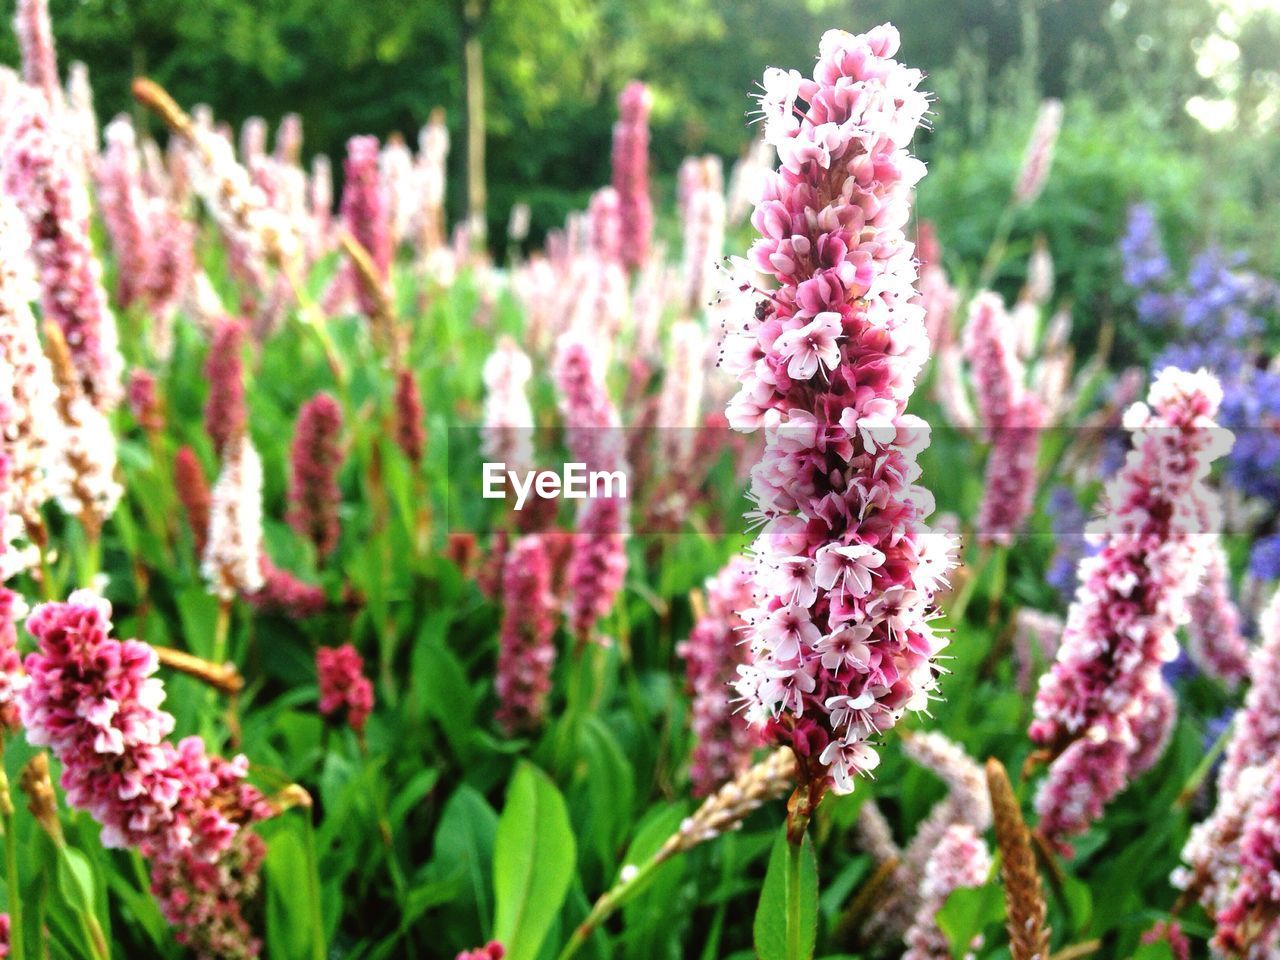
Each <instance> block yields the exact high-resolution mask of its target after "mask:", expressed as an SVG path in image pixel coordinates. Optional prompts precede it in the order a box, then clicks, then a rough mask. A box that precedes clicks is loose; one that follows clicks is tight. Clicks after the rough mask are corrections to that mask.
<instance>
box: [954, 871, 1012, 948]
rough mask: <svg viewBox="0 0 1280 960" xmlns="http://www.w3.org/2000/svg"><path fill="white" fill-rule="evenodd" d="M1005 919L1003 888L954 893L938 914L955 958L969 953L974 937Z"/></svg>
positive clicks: (988, 885) (985, 886) (966, 889)
mask: <svg viewBox="0 0 1280 960" xmlns="http://www.w3.org/2000/svg"><path fill="white" fill-rule="evenodd" d="M1003 919H1004V894H1003V892H1002V891H1001V889H1000V886H999V884H995V883H986V884H983V885H982V886H980V887H961V888H959V889H958V890H953V891H952V893H951V896H949V897H947V902H946V903H944V904H943V905H942V909H941V910H939V911H938V929H939V930H941V931H942V933H943V935H944V936H945V937H946V938H947V942H948V943H949V944H950V945H951V953H952V955H953V956H957V957H962V956H964V955H965V954H966V953H968V952H969V950H970V946H971V944H972V943H973V939H974V937H976V936H978V934H980V933H982V931H983V930H985V929H986V928H987V927H988V926H990V925H991V924H993V923H999V922H1000V921H1001V920H1003Z"/></svg>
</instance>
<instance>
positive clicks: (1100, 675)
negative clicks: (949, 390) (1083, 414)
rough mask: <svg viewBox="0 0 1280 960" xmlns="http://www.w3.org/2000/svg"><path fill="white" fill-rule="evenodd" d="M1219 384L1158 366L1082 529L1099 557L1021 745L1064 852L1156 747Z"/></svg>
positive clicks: (1044, 820) (1193, 563) (1194, 555)
mask: <svg viewBox="0 0 1280 960" xmlns="http://www.w3.org/2000/svg"><path fill="white" fill-rule="evenodd" d="M1221 400H1222V390H1221V387H1219V385H1218V383H1217V381H1216V380H1215V379H1214V378H1213V377H1212V376H1211V375H1210V374H1208V373H1206V372H1204V371H1200V372H1199V373H1184V372H1183V371H1181V370H1176V369H1173V368H1170V369H1166V370H1164V371H1162V372H1161V373H1160V374H1159V375H1158V377H1157V378H1156V381H1155V383H1154V384H1152V386H1151V391H1150V395H1149V402H1150V405H1149V406H1148V404H1142V403H1139V404H1135V405H1134V406H1133V407H1131V408H1130V409H1129V411H1128V413H1127V414H1126V415H1125V425H1126V426H1127V427H1128V428H1129V429H1130V430H1131V431H1133V450H1132V452H1131V453H1130V454H1129V457H1128V459H1127V460H1126V461H1125V465H1124V466H1123V467H1122V468H1121V470H1120V472H1119V473H1118V474H1117V475H1116V476H1115V477H1114V478H1113V479H1112V480H1111V482H1110V483H1109V484H1108V486H1107V488H1106V492H1105V500H1106V504H1105V508H1104V512H1103V513H1102V514H1101V516H1100V519H1099V520H1098V521H1096V522H1095V524H1093V526H1092V527H1091V528H1090V533H1091V534H1092V535H1093V536H1094V537H1095V538H1096V539H1097V542H1098V543H1099V544H1100V545H1101V549H1100V550H1099V552H1098V553H1097V555H1096V556H1092V557H1086V558H1085V559H1084V560H1082V561H1081V563H1080V577H1079V580H1080V587H1079V589H1078V591H1077V593H1076V598H1075V601H1074V602H1073V603H1072V605H1071V609H1070V611H1069V613H1068V615H1067V623H1066V628H1065V630H1064V632H1063V637H1062V643H1061V645H1060V646H1059V648H1058V653H1057V661H1056V662H1055V663H1054V665H1053V668H1052V670H1051V671H1050V673H1048V674H1046V675H1045V676H1044V677H1042V678H1041V680H1040V689H1039V692H1038V694H1037V696H1036V703H1035V720H1034V721H1033V722H1032V724H1031V729H1030V735H1031V738H1032V740H1033V741H1035V742H1036V743H1037V744H1039V745H1041V746H1042V747H1044V748H1046V749H1047V750H1048V751H1049V752H1050V754H1051V755H1052V756H1053V758H1054V759H1053V761H1052V764H1051V765H1050V768H1049V775H1048V777H1047V779H1046V780H1045V781H1044V783H1043V784H1042V785H1041V787H1040V791H1039V793H1038V795H1037V798H1036V809H1037V810H1038V812H1039V814H1040V830H1041V831H1042V832H1043V833H1044V834H1045V836H1046V837H1048V838H1049V839H1050V840H1051V841H1053V842H1055V843H1057V844H1058V845H1059V846H1061V847H1062V848H1063V849H1066V848H1067V847H1066V837H1068V836H1070V835H1072V834H1076V833H1080V832H1082V831H1084V830H1085V829H1086V828H1087V827H1088V826H1089V824H1090V823H1091V822H1093V821H1094V820H1095V819H1097V817H1099V816H1100V815H1101V813H1102V810H1103V809H1104V808H1105V806H1106V804H1107V803H1109V802H1110V801H1111V799H1112V798H1113V797H1115V795H1116V794H1118V793H1119V792H1120V791H1121V790H1122V789H1123V788H1124V787H1125V785H1126V784H1128V783H1129V782H1130V781H1131V780H1132V779H1133V778H1134V777H1136V776H1137V775H1138V774H1139V773H1141V772H1142V770H1143V769H1145V767H1147V766H1149V765H1150V764H1151V763H1152V762H1153V761H1154V760H1155V759H1156V758H1157V757H1158V756H1159V753H1160V751H1161V750H1162V749H1163V743H1164V739H1165V736H1166V735H1167V730H1168V727H1169V724H1170V723H1171V722H1172V715H1173V712H1172V711H1173V703H1172V699H1171V698H1170V697H1169V696H1168V695H1167V691H1163V682H1162V681H1161V680H1160V669H1161V667H1162V665H1163V664H1164V663H1165V662H1167V661H1169V660H1172V659H1173V658H1174V656H1175V655H1176V653H1177V643H1176V631H1177V628H1178V627H1179V626H1181V625H1182V624H1183V623H1185V622H1186V619H1187V616H1188V613H1187V600H1188V598H1189V597H1190V596H1191V594H1192V593H1193V592H1194V591H1195V589H1196V587H1197V584H1198V583H1199V580H1200V578H1201V576H1202V575H1203V572H1204V568H1205V563H1206V559H1207V551H1205V550H1204V549H1203V546H1202V545H1201V543H1200V539H1201V538H1203V537H1204V536H1206V535H1207V532H1208V531H1211V530H1214V529H1216V528H1217V526H1218V523H1219V519H1220V517H1219V514H1220V508H1219V505H1218V503H1217V501H1216V499H1215V496H1214V494H1213V493H1212V492H1211V491H1210V490H1209V488H1208V487H1207V486H1206V484H1205V477H1206V476H1207V474H1208V472H1209V467H1210V464H1211V463H1212V462H1213V460H1215V459H1216V458H1217V457H1219V456H1221V455H1222V454H1223V453H1225V452H1226V450H1228V449H1229V448H1230V441H1231V435H1230V434H1229V433H1227V432H1226V431H1224V430H1222V429H1220V428H1218V427H1216V426H1215V424H1214V422H1213V419H1212V418H1213V416H1214V415H1215V414H1216V413H1217V409H1218V404H1219V403H1220V402H1221Z"/></svg>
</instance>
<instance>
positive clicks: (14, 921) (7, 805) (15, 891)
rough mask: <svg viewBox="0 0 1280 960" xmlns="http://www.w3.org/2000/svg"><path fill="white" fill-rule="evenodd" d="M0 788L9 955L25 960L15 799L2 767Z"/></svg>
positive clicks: (0, 829) (0, 770) (11, 957)
mask: <svg viewBox="0 0 1280 960" xmlns="http://www.w3.org/2000/svg"><path fill="white" fill-rule="evenodd" d="M0 789H2V790H3V791H4V796H3V797H0V811H2V812H3V818H2V819H0V833H3V834H4V875H5V888H6V890H7V892H8V894H9V896H8V901H9V957H10V960H25V958H26V948H25V944H24V941H23V934H24V932H25V929H24V927H23V925H22V891H21V890H20V889H19V887H18V843H17V838H16V837H15V836H14V832H13V801H12V800H11V798H10V797H9V778H8V777H7V776H5V774H4V770H3V768H0Z"/></svg>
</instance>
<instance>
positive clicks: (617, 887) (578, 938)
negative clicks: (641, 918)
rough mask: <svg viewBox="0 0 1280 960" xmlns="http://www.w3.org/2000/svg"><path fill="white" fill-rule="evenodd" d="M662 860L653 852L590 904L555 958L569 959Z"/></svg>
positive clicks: (663, 859) (560, 959) (559, 959)
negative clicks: (589, 909) (583, 918)
mask: <svg viewBox="0 0 1280 960" xmlns="http://www.w3.org/2000/svg"><path fill="white" fill-rule="evenodd" d="M664 862H665V858H661V859H660V858H659V856H658V855H657V854H655V855H654V856H652V857H650V858H649V859H648V860H646V861H645V862H644V864H643V865H641V866H640V867H638V868H637V869H636V870H635V871H634V872H632V873H629V874H627V875H626V876H625V877H624V878H622V879H619V880H618V882H617V883H615V884H614V885H613V886H612V887H610V888H609V890H608V891H606V892H605V893H604V894H602V895H601V897H600V899H599V900H597V901H596V902H595V903H594V904H593V905H592V907H591V912H590V913H588V914H587V916H586V919H585V920H583V921H582V922H581V923H580V924H578V926H577V928H576V929H575V930H574V931H573V936H571V937H570V938H569V942H568V943H566V944H565V945H564V949H563V950H561V951H560V955H559V956H558V957H557V958H556V960H569V958H570V957H572V956H573V955H574V954H575V953H577V952H578V951H579V950H580V949H582V946H583V944H585V943H586V942H587V940H588V939H590V937H591V935H592V934H593V933H595V931H596V929H597V928H598V927H599V926H600V924H602V923H604V921H605V920H607V919H609V917H610V916H612V914H613V912H614V911H615V910H617V909H618V908H619V907H621V906H622V905H623V904H624V903H625V902H626V901H627V900H628V899H629V898H630V896H631V894H632V893H634V892H635V890H636V889H637V888H638V887H639V886H640V884H642V883H643V882H644V881H645V880H647V879H648V878H649V877H650V876H651V875H652V874H653V872H654V871H655V870H657V869H658V867H660V866H662V864H663V863H664Z"/></svg>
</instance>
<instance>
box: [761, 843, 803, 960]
mask: <svg viewBox="0 0 1280 960" xmlns="http://www.w3.org/2000/svg"><path fill="white" fill-rule="evenodd" d="M754 932H755V944H756V952H757V953H758V954H759V955H760V960H809V958H811V957H812V956H813V949H814V946H815V944H816V943H817V939H818V862H817V859H816V858H815V857H814V854H813V841H812V840H810V839H809V835H808V834H807V833H806V834H805V837H804V842H803V843H802V844H801V845H800V848H799V849H798V850H797V849H795V848H794V847H793V846H792V845H791V844H790V843H788V842H787V831H786V827H785V826H784V827H783V828H782V830H781V831H779V833H778V837H777V839H776V840H774V842H773V851H772V852H771V853H770V854H769V869H768V871H767V872H766V873H765V875H764V888H763V889H762V890H761V891H760V905H759V907H757V908H756V922H755V930H754Z"/></svg>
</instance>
